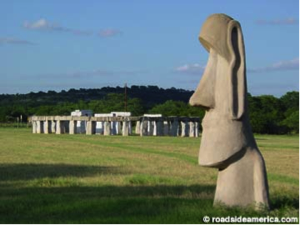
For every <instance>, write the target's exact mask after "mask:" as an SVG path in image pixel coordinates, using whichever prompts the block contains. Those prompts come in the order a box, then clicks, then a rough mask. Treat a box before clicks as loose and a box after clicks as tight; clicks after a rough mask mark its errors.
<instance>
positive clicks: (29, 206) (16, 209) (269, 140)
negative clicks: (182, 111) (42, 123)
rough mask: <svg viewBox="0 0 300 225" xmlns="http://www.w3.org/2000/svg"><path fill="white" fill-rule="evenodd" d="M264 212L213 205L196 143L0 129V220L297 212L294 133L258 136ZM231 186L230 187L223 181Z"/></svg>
mask: <svg viewBox="0 0 300 225" xmlns="http://www.w3.org/2000/svg"><path fill="white" fill-rule="evenodd" d="M256 140H257V143H258V146H259V148H260V150H261V152H262V154H263V156H264V158H265V161H266V165H267V172H268V180H269V186H270V198H271V207H272V210H271V211H270V212H267V211H263V212H255V211H253V210H252V209H238V208H231V209H228V208H224V207H218V208H213V207H212V204H213V198H214V191H215V184H216V179H217V170H216V169H211V168H203V167H200V166H199V165H198V164H197V160H198V151H199V145H200V138H181V137H139V136H129V137H122V136H99V135H92V136H87V135H68V134H64V135H55V134H49V135H46V134H31V131H30V129H26V128H21V129H16V128H15V129H13V128H1V129H0V223H203V221H202V218H203V216H206V215H207V216H267V215H269V216H278V217H283V216H285V217H287V216H293V217H295V216H296V217H298V214H299V136H268V135H257V136H256ZM228 185H230V184H228Z"/></svg>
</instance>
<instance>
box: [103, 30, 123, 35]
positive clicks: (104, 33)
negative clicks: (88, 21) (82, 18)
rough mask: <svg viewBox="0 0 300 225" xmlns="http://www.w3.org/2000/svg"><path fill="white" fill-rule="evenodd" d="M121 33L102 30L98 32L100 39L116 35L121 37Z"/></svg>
mask: <svg viewBox="0 0 300 225" xmlns="http://www.w3.org/2000/svg"><path fill="white" fill-rule="evenodd" d="M121 34H122V31H120V30H117V29H104V30H101V31H100V32H99V36H100V37H113V36H117V35H121Z"/></svg>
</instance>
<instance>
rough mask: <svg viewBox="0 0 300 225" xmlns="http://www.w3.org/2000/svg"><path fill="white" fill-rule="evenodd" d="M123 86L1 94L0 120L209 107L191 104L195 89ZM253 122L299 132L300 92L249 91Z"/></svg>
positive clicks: (186, 112) (177, 112) (260, 127)
mask: <svg viewBox="0 0 300 225" xmlns="http://www.w3.org/2000/svg"><path fill="white" fill-rule="evenodd" d="M124 91H125V90H124V88H122V87H115V88H113V87H103V88H101V89H79V90H75V89H70V90H69V91H61V92H55V91H48V92H37V93H33V92H31V93H28V94H13V95H8V94H2V95H0V122H15V121H16V120H17V119H18V120H20V119H21V120H22V122H26V121H27V118H28V117H29V116H32V115H70V113H71V111H74V110H76V109H91V110H93V112H94V113H109V112H112V111H125V102H126V105H127V107H126V108H127V111H129V112H131V113H132V115H133V116H140V115H143V114H145V113H157V114H163V115H164V116H197V117H200V119H202V118H203V117H204V114H205V111H204V110H203V109H201V108H197V107H191V106H190V105H189V104H188V100H189V98H190V96H191V95H192V94H193V91H187V90H183V89H176V88H170V89H162V88H159V87H157V86H131V87H129V88H127V91H126V92H127V93H128V96H127V97H126V98H125V95H124ZM248 103H249V113H250V122H251V126H252V130H253V132H254V133H261V134H288V133H299V92H296V91H292V92H287V93H286V94H285V95H283V96H282V97H280V98H276V97H274V96H272V95H261V96H251V95H250V94H248Z"/></svg>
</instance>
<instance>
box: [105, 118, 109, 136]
mask: <svg viewBox="0 0 300 225" xmlns="http://www.w3.org/2000/svg"><path fill="white" fill-rule="evenodd" d="M104 135H105V136H109V135H110V122H109V121H105V122H104Z"/></svg>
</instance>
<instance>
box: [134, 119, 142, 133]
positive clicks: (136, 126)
mask: <svg viewBox="0 0 300 225" xmlns="http://www.w3.org/2000/svg"><path fill="white" fill-rule="evenodd" d="M140 129H141V122H140V121H136V125H135V134H140Z"/></svg>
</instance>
